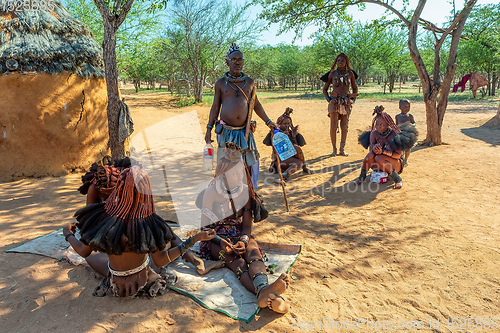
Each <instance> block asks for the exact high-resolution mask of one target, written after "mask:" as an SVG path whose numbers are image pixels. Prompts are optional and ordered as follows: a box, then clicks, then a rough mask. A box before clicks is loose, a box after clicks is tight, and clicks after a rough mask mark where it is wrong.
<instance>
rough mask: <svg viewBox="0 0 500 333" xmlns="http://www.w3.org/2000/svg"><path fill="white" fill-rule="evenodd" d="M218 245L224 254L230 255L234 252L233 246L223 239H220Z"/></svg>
mask: <svg viewBox="0 0 500 333" xmlns="http://www.w3.org/2000/svg"><path fill="white" fill-rule="evenodd" d="M219 245H220V247H221V249H223V250H224V252H226V254H231V253H233V252H234V246H233V244H231V243H229V242H228V241H227V240H225V239H224V238H223V239H221V241H220V243H219Z"/></svg>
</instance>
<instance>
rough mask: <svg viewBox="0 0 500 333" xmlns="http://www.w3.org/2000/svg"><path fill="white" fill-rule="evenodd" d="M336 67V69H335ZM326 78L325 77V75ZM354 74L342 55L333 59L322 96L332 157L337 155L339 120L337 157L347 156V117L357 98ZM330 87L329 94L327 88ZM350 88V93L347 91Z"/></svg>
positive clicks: (346, 59) (347, 60)
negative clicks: (328, 120) (328, 128)
mask: <svg viewBox="0 0 500 333" xmlns="http://www.w3.org/2000/svg"><path fill="white" fill-rule="evenodd" d="M335 66H337V69H335ZM325 76H326V75H325ZM356 76H357V75H356V74H355V73H354V71H353V70H351V67H350V65H349V59H348V58H347V56H346V55H345V54H344V53H341V54H339V55H338V56H337V58H336V59H335V62H334V63H333V66H332V69H331V70H330V72H329V73H328V78H327V79H326V82H325V86H324V87H323V95H324V96H325V98H326V100H327V101H328V117H330V138H331V140H332V146H333V152H332V156H336V155H337V129H338V126H339V120H340V131H341V135H340V150H339V153H338V154H339V155H341V156H348V154H347V153H346V152H345V143H346V139H347V129H348V124H349V116H350V114H351V109H352V104H353V103H354V101H355V100H356V97H357V96H358V86H357V84H356ZM330 86H331V87H332V90H331V92H330V94H328V88H330ZM351 87H352V92H351V93H350V92H349V90H350V88H351Z"/></svg>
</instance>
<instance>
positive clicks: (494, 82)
mask: <svg viewBox="0 0 500 333" xmlns="http://www.w3.org/2000/svg"><path fill="white" fill-rule="evenodd" d="M492 81H493V82H492V83H491V96H495V89H496V86H497V81H498V73H494V74H493V80H492Z"/></svg>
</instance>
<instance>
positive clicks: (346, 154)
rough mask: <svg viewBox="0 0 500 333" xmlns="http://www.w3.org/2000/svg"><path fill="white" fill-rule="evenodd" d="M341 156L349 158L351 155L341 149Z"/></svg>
mask: <svg viewBox="0 0 500 333" xmlns="http://www.w3.org/2000/svg"><path fill="white" fill-rule="evenodd" d="M339 156H349V154H348V153H346V152H345V150H344V149H340V151H339Z"/></svg>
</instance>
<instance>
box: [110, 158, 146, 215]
mask: <svg viewBox="0 0 500 333" xmlns="http://www.w3.org/2000/svg"><path fill="white" fill-rule="evenodd" d="M106 213H107V214H108V215H110V216H115V217H118V218H120V219H123V220H134V219H139V218H140V219H143V218H146V217H148V216H151V215H153V214H154V213H155V207H154V204H153V193H152V191H151V181H150V179H149V176H148V174H147V173H146V172H145V171H144V170H142V169H141V168H139V167H137V166H135V167H132V168H129V169H125V170H124V171H123V172H122V173H121V174H120V177H119V179H118V182H117V184H116V188H115V190H114V191H113V192H112V193H111V194H110V195H109V197H108V200H106Z"/></svg>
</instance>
